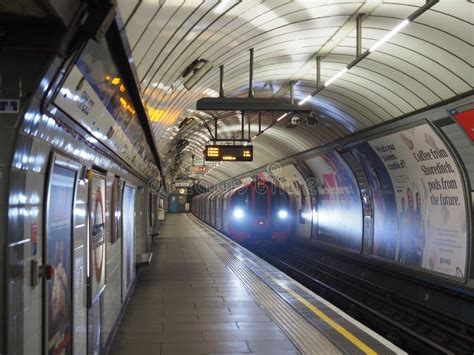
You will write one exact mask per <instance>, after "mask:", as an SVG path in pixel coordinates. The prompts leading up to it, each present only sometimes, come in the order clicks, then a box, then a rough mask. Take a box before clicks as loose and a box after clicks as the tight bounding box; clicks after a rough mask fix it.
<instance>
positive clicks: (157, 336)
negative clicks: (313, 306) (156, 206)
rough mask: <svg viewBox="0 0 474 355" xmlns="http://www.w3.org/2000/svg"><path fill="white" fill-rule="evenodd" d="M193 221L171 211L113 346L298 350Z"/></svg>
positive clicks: (120, 354) (139, 351)
mask: <svg viewBox="0 0 474 355" xmlns="http://www.w3.org/2000/svg"><path fill="white" fill-rule="evenodd" d="M195 228H196V224H195V223H193V222H191V220H190V219H184V218H183V216H182V215H173V214H169V215H168V216H167V220H166V222H165V223H164V225H163V226H162V229H161V233H160V237H159V238H156V239H155V244H154V246H153V252H154V256H153V259H152V262H151V265H150V266H148V267H147V269H146V270H145V271H144V272H142V273H141V274H140V276H139V279H138V280H137V285H136V289H135V292H134V294H133V296H132V299H131V301H130V304H129V305H128V308H127V310H126V313H125V315H124V318H123V320H122V323H121V325H120V327H119V329H118V332H117V334H116V336H115V339H114V343H113V345H112V349H111V352H110V353H111V354H112V355H124V354H129V355H146V354H154V355H156V354H163V355H168V354H241V353H246V354H248V353H254V354H274V355H278V354H298V351H297V349H296V348H295V346H294V345H293V343H292V342H291V341H290V340H289V339H288V337H287V336H286V334H285V333H284V332H283V331H282V330H281V329H280V328H279V327H278V326H277V325H276V324H275V323H274V322H273V321H272V319H270V317H269V316H268V314H267V313H266V312H265V310H264V309H262V307H261V306H260V305H259V304H258V303H257V302H256V300H255V299H254V297H253V296H252V295H251V294H249V293H248V292H247V291H246V289H245V288H244V286H243V285H242V283H241V281H240V280H239V278H238V277H237V276H236V275H235V274H234V273H233V272H232V271H230V270H229V268H227V267H226V264H225V262H224V261H223V260H222V259H221V258H219V257H218V256H217V255H216V253H215V252H214V251H213V250H212V249H211V248H210V246H209V245H208V244H207V243H206V241H205V240H204V239H203V238H202V237H201V236H200V235H199V234H198V233H196V230H195Z"/></svg>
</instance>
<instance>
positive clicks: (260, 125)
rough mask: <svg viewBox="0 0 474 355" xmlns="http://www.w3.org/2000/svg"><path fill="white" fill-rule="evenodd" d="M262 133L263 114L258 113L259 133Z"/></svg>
mask: <svg viewBox="0 0 474 355" xmlns="http://www.w3.org/2000/svg"><path fill="white" fill-rule="evenodd" d="M260 132H262V112H260V111H259V112H258V133H259V134H260Z"/></svg>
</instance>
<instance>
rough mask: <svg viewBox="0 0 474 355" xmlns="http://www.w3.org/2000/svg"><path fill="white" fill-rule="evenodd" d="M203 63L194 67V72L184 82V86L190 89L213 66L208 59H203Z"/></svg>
mask: <svg viewBox="0 0 474 355" xmlns="http://www.w3.org/2000/svg"><path fill="white" fill-rule="evenodd" d="M201 63H202V64H201V65H200V66H199V67H198V68H196V69H194V71H193V74H192V75H191V76H190V77H189V78H188V79H187V80H186V81H185V82H184V87H185V88H186V89H188V90H190V89H191V88H192V87H193V86H194V85H196V84H197V82H198V81H199V80H201V79H202V78H203V77H204V75H206V74H207V73H209V71H210V70H211V69H212V68H213V65H212V64H211V63H210V62H209V61H207V60H203V61H202V62H201Z"/></svg>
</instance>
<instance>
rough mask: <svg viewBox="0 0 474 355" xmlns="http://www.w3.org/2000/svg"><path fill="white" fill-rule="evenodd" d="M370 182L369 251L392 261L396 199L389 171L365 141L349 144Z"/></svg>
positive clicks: (396, 224) (394, 245)
mask: <svg viewBox="0 0 474 355" xmlns="http://www.w3.org/2000/svg"><path fill="white" fill-rule="evenodd" d="M349 150H350V151H351V152H352V154H353V155H354V156H355V157H356V158H357V160H358V161H359V163H360V164H361V166H362V169H363V170H364V172H365V174H366V175H367V179H368V181H369V185H370V189H371V193H372V200H373V218H374V236H373V243H372V253H373V254H374V255H377V256H380V257H383V258H386V259H390V260H394V259H395V257H396V252H397V226H398V223H397V202H396V199H395V191H394V189H393V185H392V179H391V178H390V174H389V173H388V171H387V169H386V168H385V165H384V163H383V162H382V160H380V158H379V157H378V155H377V153H376V152H375V151H374V150H373V149H372V147H371V146H370V145H369V144H368V143H365V142H362V143H358V144H355V145H352V146H350V147H349Z"/></svg>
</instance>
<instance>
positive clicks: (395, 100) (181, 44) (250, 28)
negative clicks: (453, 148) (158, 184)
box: [118, 0, 474, 184]
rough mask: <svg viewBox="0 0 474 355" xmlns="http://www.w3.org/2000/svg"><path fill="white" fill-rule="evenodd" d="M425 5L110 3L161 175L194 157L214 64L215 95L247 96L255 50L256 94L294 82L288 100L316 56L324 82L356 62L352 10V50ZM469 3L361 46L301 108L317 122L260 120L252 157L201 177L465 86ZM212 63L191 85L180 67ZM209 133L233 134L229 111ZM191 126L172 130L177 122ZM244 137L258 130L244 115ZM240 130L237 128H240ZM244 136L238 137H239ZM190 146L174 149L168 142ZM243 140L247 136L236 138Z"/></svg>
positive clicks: (178, 171) (234, 170)
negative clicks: (192, 122) (190, 120)
mask: <svg viewBox="0 0 474 355" xmlns="http://www.w3.org/2000/svg"><path fill="white" fill-rule="evenodd" d="M425 3H426V2H425V1H424V0H402V1H382V0H368V1H360V0H340V1H339V0H326V1H324V0H302V1H297V0H296V1H288V0H268V1H258V0H243V1H236V0H222V1H216V0H206V1H202V0H186V1H183V0H160V1H157V0H119V1H118V4H119V9H120V12H121V15H122V18H123V21H124V25H123V28H122V30H123V31H125V32H126V34H127V36H128V39H129V42H130V46H131V48H132V55H133V59H134V62H135V66H136V70H137V74H138V78H139V80H140V84H141V89H142V94H143V99H144V101H145V103H146V105H147V107H148V110H149V117H150V121H151V126H152V130H153V132H154V135H155V139H156V141H157V144H158V149H159V152H160V155H161V159H162V161H163V163H164V164H163V165H164V166H165V169H166V173H167V174H168V175H169V176H170V177H171V178H176V177H179V176H181V175H183V174H186V170H187V167H188V166H189V165H191V164H192V160H191V156H192V155H193V154H194V155H195V157H196V158H195V162H197V163H199V162H201V161H202V151H203V148H204V145H205V144H206V143H207V142H208V141H209V140H210V134H209V132H208V129H207V128H206V125H205V124H203V123H202V122H207V123H208V124H209V128H210V129H211V131H212V130H213V122H214V120H213V119H212V117H211V116H210V115H209V114H208V113H206V112H196V111H195V105H196V101H197V100H198V99H200V98H202V97H216V96H218V91H219V69H218V67H219V66H220V65H221V64H224V66H225V80H224V83H225V89H226V96H228V97H236V96H246V95H247V92H248V76H249V52H248V50H249V49H250V48H254V51H255V54H254V89H255V96H256V97H276V98H278V97H284V96H285V97H288V92H289V82H290V81H296V85H295V96H296V99H297V100H301V99H303V98H305V97H306V96H307V95H309V94H311V93H312V92H313V91H314V90H315V89H316V61H315V58H316V56H321V58H322V59H321V82H322V83H323V84H324V83H325V82H327V80H329V79H330V78H331V77H333V76H334V75H335V74H336V73H338V72H339V71H340V70H342V69H343V68H344V67H345V66H346V65H347V64H348V63H350V62H351V61H352V60H354V58H355V54H356V17H357V16H358V15H359V14H363V15H362V16H363V22H362V52H364V51H365V50H367V49H369V48H370V47H371V46H373V45H374V44H375V43H376V42H377V41H379V40H380V39H381V38H382V37H384V36H385V35H386V34H387V33H389V31H391V30H392V29H393V28H395V27H396V26H397V25H398V24H399V23H401V21H403V20H404V19H406V18H407V17H408V16H409V15H410V14H412V13H413V12H414V11H416V10H417V9H418V8H420V7H422V6H423V5H425ZM473 17H474V16H473V5H472V4H471V3H469V2H468V1H466V0H441V1H440V2H438V3H436V4H435V5H434V6H433V7H431V8H430V9H429V10H428V11H426V12H425V13H423V14H422V15H421V16H419V17H418V18H416V19H415V21H413V22H410V23H409V24H408V25H407V26H405V27H404V28H403V29H402V30H401V31H400V32H399V33H397V34H395V35H394V36H393V37H392V38H390V40H389V41H387V42H386V43H385V44H383V45H382V46H381V47H379V48H378V49H377V50H376V51H374V52H372V53H370V55H369V56H368V57H366V58H365V59H363V60H362V61H360V62H359V63H358V64H357V65H356V66H354V67H352V68H351V69H350V70H349V71H347V72H346V73H345V74H344V75H343V76H341V77H340V78H339V79H337V80H336V81H335V82H334V83H333V84H331V85H330V86H328V87H326V88H324V90H322V91H321V92H319V93H318V94H317V95H316V96H314V97H313V98H312V99H311V100H310V101H309V103H311V104H312V106H313V108H314V111H315V112H317V113H318V117H319V118H318V122H319V123H318V125H316V126H314V127H313V126H311V127H310V126H306V125H301V126H299V127H297V128H293V129H289V128H286V126H287V124H288V119H289V116H288V117H285V118H284V119H282V120H280V121H279V122H275V123H272V122H273V121H274V119H275V117H278V116H272V115H271V114H269V113H267V114H264V115H263V118H262V122H263V123H262V127H263V128H266V127H268V126H270V125H271V127H270V128H268V129H267V130H266V131H265V132H264V133H263V134H260V135H258V136H257V137H256V138H255V139H254V140H253V142H252V143H253V145H254V161H253V162H251V163H222V164H211V165H212V169H211V170H210V171H209V172H208V173H207V174H206V175H205V176H204V179H205V180H207V181H208V182H209V183H211V184H212V183H215V182H218V181H221V180H225V179H228V178H231V177H233V176H236V175H239V174H242V173H244V172H246V171H249V170H252V169H255V168H257V167H260V166H263V165H265V164H267V163H270V162H272V161H275V160H278V159H282V158H285V157H287V156H289V155H292V154H295V153H298V152H301V151H303V150H307V149H310V148H313V147H317V146H320V145H322V144H326V143H329V142H332V141H334V140H335V139H338V138H340V137H343V136H344V135H347V134H350V133H354V132H357V131H358V130H361V129H364V128H368V127H371V126H374V125H377V124H380V123H382V122H385V121H388V120H391V119H393V118H395V117H398V116H401V115H404V114H408V113H410V112H413V111H415V110H418V109H422V108H424V107H427V106H429V105H432V104H436V103H438V102H440V101H443V100H446V99H449V98H452V97H455V96H457V95H460V94H463V93H465V92H467V91H469V90H472V87H473V83H474V75H473V70H472V67H473V64H474V58H473V57H474V52H473V47H472V46H473V27H472V25H473ZM198 58H203V59H207V60H209V61H210V62H211V63H212V64H213V65H214V68H213V70H212V71H210V72H209V73H208V74H207V75H206V76H205V77H204V78H203V79H201V80H200V81H199V82H198V84H197V85H195V86H194V87H193V88H192V89H191V90H186V89H185V88H184V86H183V79H182V77H181V74H182V73H183V71H184V70H185V68H186V67H187V66H188V65H189V64H190V63H192V62H193V61H194V60H195V59H198ZM217 114H218V115H219V117H221V118H220V119H219V124H218V133H219V138H232V137H233V136H235V137H237V138H240V127H241V126H240V114H239V113H237V112H235V113H234V112H230V113H229V112H220V113H217ZM188 116H189V117H196V121H197V122H199V123H198V124H196V126H195V127H193V130H192V131H190V132H188V133H187V135H186V136H184V137H180V134H179V133H178V129H177V126H178V124H179V123H180V122H181V121H182V120H183V119H184V118H185V117H188ZM247 119H250V121H251V125H250V126H251V127H250V128H251V137H254V136H255V135H256V134H257V133H258V125H257V121H256V117H255V115H252V114H250V115H248V116H247V117H246V120H247ZM245 127H246V129H247V123H246V126H245ZM246 135H247V132H246ZM180 138H185V139H187V140H189V141H190V144H189V145H188V146H187V147H186V148H184V150H183V151H182V153H181V154H178V155H177V153H176V150H175V145H176V143H177V141H178V140H179V139H180ZM245 138H247V137H245Z"/></svg>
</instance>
